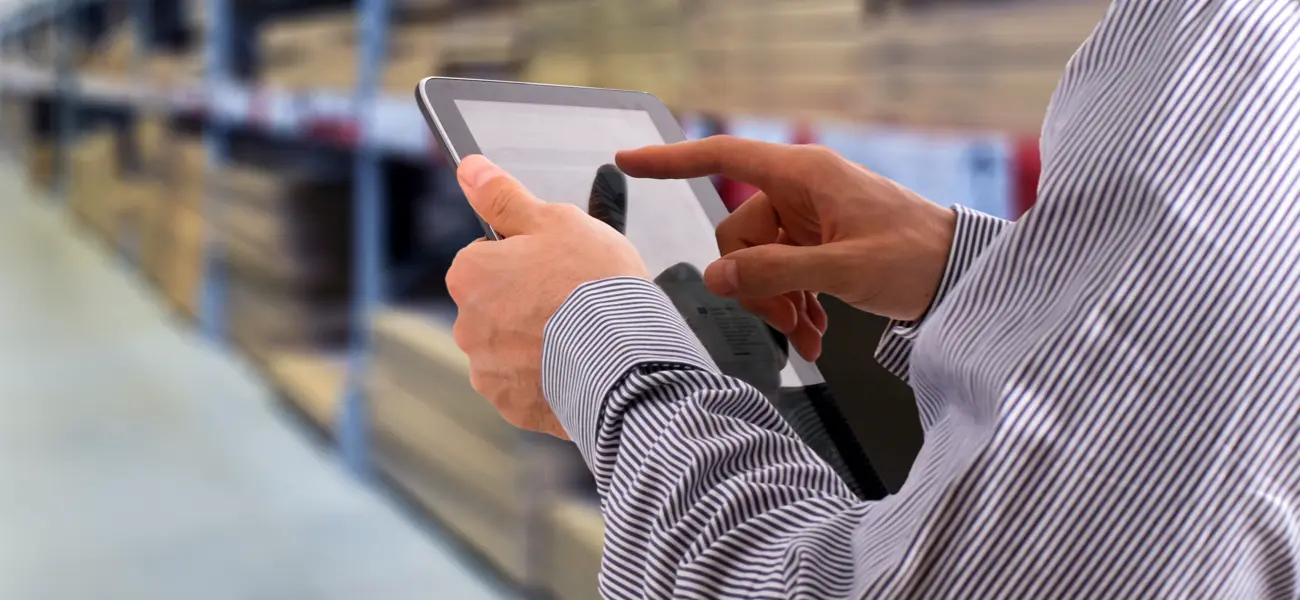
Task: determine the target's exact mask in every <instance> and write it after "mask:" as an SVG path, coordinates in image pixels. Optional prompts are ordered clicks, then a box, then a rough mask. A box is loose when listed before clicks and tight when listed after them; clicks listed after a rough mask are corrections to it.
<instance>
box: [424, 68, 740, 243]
mask: <svg viewBox="0 0 1300 600" xmlns="http://www.w3.org/2000/svg"><path fill="white" fill-rule="evenodd" d="M415 97H416V100H417V104H419V105H420V112H421V113H423V114H424V118H425V120H426V121H428V123H429V129H430V130H431V131H436V132H437V133H438V137H440V138H441V141H442V143H441V144H440V145H441V146H442V149H443V152H445V153H446V154H447V158H448V160H450V161H451V162H452V164H456V165H459V164H460V161H461V159H462V158H464V157H466V156H470V155H474V154H479V153H480V150H479V147H478V143H477V142H476V141H475V140H474V135H473V134H472V133H470V130H469V126H468V125H467V124H466V123H465V119H464V117H463V116H462V115H461V112H460V107H458V106H456V101H457V100H485V101H490V102H517V103H520V104H549V105H558V106H576V107H585V108H619V109H624V110H639V111H643V112H645V113H648V114H649V115H650V120H651V121H653V122H654V124H655V128H656V129H657V130H659V135H660V136H661V137H662V138H663V140H664V143H667V144H672V143H676V142H684V141H686V133H685V131H683V130H682V124H681V122H679V121H678V120H677V117H675V116H673V113H672V111H670V110H669V109H668V107H667V106H665V105H664V103H663V102H662V101H660V100H659V99H658V98H656V97H655V96H654V95H653V94H649V93H646V92H634V91H628V90H611V89H603V88H586V87H574V86H566V85H550V84H542V83H521V82H514V81H491V80H486V79H463V78H457V77H426V78H424V79H422V80H420V83H419V84H418V85H416V86H415ZM687 183H689V184H690V186H691V191H692V192H693V193H694V195H695V200H696V202H698V203H699V204H700V207H701V208H703V209H704V214H706V215H708V217H709V220H710V221H711V222H712V224H713V226H714V227H715V228H716V227H717V226H718V224H719V223H721V222H722V220H723V219H725V218H727V215H728V214H729V213H728V211H727V207H726V205H724V204H723V203H722V197H721V196H719V195H718V190H717V188H715V187H714V186H713V182H712V181H711V180H710V179H709V178H707V177H698V178H695V179H689V180H687ZM483 229H484V231H485V232H487V233H488V234H489V236H491V237H493V238H494V239H495V238H496V232H494V231H492V230H491V228H490V227H488V225H487V224H486V223H484V224H483Z"/></svg>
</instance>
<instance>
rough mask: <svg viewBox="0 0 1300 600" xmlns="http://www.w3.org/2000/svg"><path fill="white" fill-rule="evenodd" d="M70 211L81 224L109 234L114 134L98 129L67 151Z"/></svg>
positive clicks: (114, 176)
mask: <svg viewBox="0 0 1300 600" xmlns="http://www.w3.org/2000/svg"><path fill="white" fill-rule="evenodd" d="M68 168H69V190H68V191H69V198H68V204H69V208H71V209H72V214H73V216H75V217H76V218H77V220H78V221H80V222H81V223H82V224H83V225H86V226H88V227H89V228H90V229H91V230H93V231H95V232H96V233H99V234H100V235H102V236H104V237H108V236H109V235H110V231H111V229H112V227H111V222H112V221H113V219H114V216H115V215H116V213H117V211H118V208H119V206H117V200H118V197H117V195H116V194H113V193H112V191H113V188H114V187H116V185H115V182H116V180H117V179H118V178H119V173H118V172H117V171H118V164H117V135H116V134H115V133H114V132H113V131H108V130H99V131H96V132H94V133H90V134H87V135H85V136H83V137H82V138H81V139H79V140H77V143H76V144H75V145H74V146H73V147H72V148H71V149H70V150H69V152H68Z"/></svg>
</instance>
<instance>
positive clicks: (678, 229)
mask: <svg viewBox="0 0 1300 600" xmlns="http://www.w3.org/2000/svg"><path fill="white" fill-rule="evenodd" d="M455 102H456V106H457V108H458V109H459V110H460V112H461V115H462V117H463V118H464V120H465V123H466V125H467V126H468V128H469V130H470V133H471V135H473V136H474V140H475V141H476V142H477V143H478V147H479V151H480V152H482V154H483V155H484V156H485V157H487V158H488V159H490V160H491V161H492V162H494V163H496V164H497V165H499V166H501V167H502V168H503V169H505V170H506V171H507V172H509V173H510V174H511V175H513V176H515V177H516V178H517V179H519V181H520V182H522V183H523V184H524V185H525V186H527V187H528V189H529V190H530V191H532V193H533V194H535V195H536V196H537V197H539V198H541V199H543V200H546V201H549V202H568V203H571V204H576V205H578V206H580V207H582V208H584V209H585V208H587V204H588V200H589V198H590V195H591V189H592V182H593V178H594V177H595V175H596V170H597V169H598V168H600V167H601V166H602V165H605V164H612V163H613V162H614V154H615V153H616V152H618V151H620V150H630V149H634V148H640V147H643V146H651V145H655V144H662V143H664V138H663V136H661V135H660V134H659V130H658V128H657V127H656V126H655V123H654V121H653V120H652V119H651V117H650V114H649V113H647V112H645V111H640V110H627V109H617V108H587V107H575V106H560V105H550V104H524V103H516V102H493V101H483V100H456V101H455ZM627 184H628V185H627V190H628V197H627V207H626V218H625V225H624V227H625V233H626V235H627V237H628V239H629V240H631V241H632V243H633V244H634V245H635V246H636V248H637V250H638V251H639V252H640V253H641V257H642V258H643V259H644V260H645V263H646V266H647V267H648V268H649V270H650V273H651V276H652V277H656V276H657V277H656V281H657V282H660V285H661V287H664V289H665V291H667V292H669V296H670V297H673V299H674V302H675V303H676V304H677V306H678V308H679V310H681V312H682V313H683V316H684V317H685V318H686V319H687V321H688V322H691V325H692V328H693V329H694V330H695V331H696V333H697V335H699V336H700V337H701V340H702V341H704V342H705V346H706V347H708V348H709V351H710V354H711V355H712V356H713V357H714V360H715V361H717V362H718V363H719V366H720V367H722V368H723V370H724V371H727V372H729V373H731V371H730V370H729V368H728V365H727V364H724V363H731V364H733V365H735V364H741V363H746V364H747V363H753V362H764V363H769V364H770V362H769V361H768V360H767V356H768V355H769V354H770V350H768V349H765V348H759V347H757V346H758V345H762V344H766V343H767V341H766V340H767V338H763V337H762V336H760V335H755V334H753V332H752V331H751V330H752V329H753V327H752V325H750V324H749V323H748V322H747V321H746V319H747V318H748V319H750V320H752V317H748V315H747V314H746V315H736V314H734V311H733V309H732V308H731V307H730V306H729V305H730V304H734V303H728V302H727V301H723V300H721V299H718V298H716V297H713V296H712V294H708V293H707V291H706V290H704V289H703V284H702V282H687V281H686V280H688V279H690V280H692V281H693V279H694V278H696V277H697V276H698V274H699V273H701V272H703V270H704V268H705V267H707V266H708V265H709V263H712V262H713V261H714V260H716V259H717V258H718V257H719V253H718V247H717V243H716V241H715V239H714V232H713V224H712V222H711V221H710V220H709V217H708V215H707V214H706V213H705V212H704V209H703V207H701V206H700V204H699V201H698V200H697V199H696V197H695V193H694V191H692V189H691V186H690V184H689V183H687V182H686V181H680V180H651V179H632V178H628V180H627ZM687 265H689V266H687ZM691 267H693V269H692V268H691ZM668 280H673V281H675V283H665V282H666V281H668ZM764 335H765V334H764ZM711 342H712V343H711ZM751 358H756V359H757V361H755V360H751ZM735 368H741V367H735ZM744 368H745V369H747V370H752V369H753V368H754V367H753V365H748V366H745V367H744ZM778 368H779V369H780V377H779V380H780V381H779V385H780V386H782V387H791V386H802V385H810V384H814V383H822V379H821V375H820V373H818V372H817V370H816V368H815V367H813V366H812V365H809V364H807V363H805V362H804V361H802V360H799V359H798V358H797V357H793V358H792V360H790V361H789V363H786V364H784V365H783V367H778ZM772 371H773V373H772V376H773V377H776V369H773V370H772ZM731 374H736V375H737V376H740V375H739V374H738V373H731ZM742 379H746V380H747V381H750V378H749V377H742ZM750 383H755V384H756V385H758V384H757V383H756V382H755V381H750ZM771 383H772V384H773V385H778V382H777V381H775V380H773V381H771ZM758 387H760V389H761V388H762V387H763V386H758ZM765 391H770V390H765Z"/></svg>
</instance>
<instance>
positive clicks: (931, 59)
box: [859, 0, 1109, 133]
mask: <svg viewBox="0 0 1300 600" xmlns="http://www.w3.org/2000/svg"><path fill="white" fill-rule="evenodd" d="M1107 4H1109V3H1108V2H1101V1H1098V0H1088V1H1085V2H1071V3H1041V4H1024V5H1016V6H1014V7H1013V8H979V7H972V8H966V9H950V10H944V11H934V12H933V13H926V14H924V15H914V16H909V15H901V16H898V17H896V18H892V19H890V20H888V21H885V22H883V23H881V24H878V25H876V26H871V27H868V29H867V32H866V33H867V35H866V37H865V38H864V42H863V44H864V49H863V59H864V61H863V68H862V72H863V73H864V77H863V78H862V80H861V81H860V82H859V86H860V88H861V89H862V90H864V91H871V92H870V93H869V94H868V93H865V92H864V95H863V97H864V98H865V99H866V101H865V102H864V104H863V113H862V114H863V115H864V116H867V117H871V118H876V119H880V120H891V121H896V122H901V123H907V124H926V123H936V122H938V123H943V124H948V125H956V126H965V127H980V128H997V129H1004V130H1012V131H1021V132H1025V133H1033V132H1037V130H1038V128H1039V126H1040V124H1041V121H1042V116H1043V113H1044V111H1045V110H1046V108H1047V105H1048V103H1049V102H1050V100H1051V96H1052V93H1053V91H1054V90H1055V89H1056V84H1057V82H1058V81H1059V79H1060V75H1061V71H1062V70H1063V69H1064V68H1065V65H1066V63H1067V62H1068V61H1069V59H1070V57H1071V56H1072V55H1073V54H1074V52H1075V50H1077V49H1078V47H1079V45H1080V44H1081V43H1082V42H1083V41H1084V40H1085V39H1086V38H1087V37H1088V35H1089V34H1090V33H1091V32H1092V29H1093V27H1094V26H1095V25H1096V23H1097V22H1098V21H1099V20H1100V18H1101V17H1102V15H1103V14H1104V12H1105V8H1106V5H1107Z"/></svg>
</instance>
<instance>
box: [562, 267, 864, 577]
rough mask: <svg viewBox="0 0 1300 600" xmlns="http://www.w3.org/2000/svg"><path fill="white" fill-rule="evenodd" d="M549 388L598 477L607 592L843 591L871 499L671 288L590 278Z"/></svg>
mask: <svg viewBox="0 0 1300 600" xmlns="http://www.w3.org/2000/svg"><path fill="white" fill-rule="evenodd" d="M542 384H543V390H544V393H545V396H546V398H547V400H548V401H549V402H550V404H551V406H552V408H553V409H554V410H555V414H556V416H557V417H558V418H559V420H560V422H561V424H562V425H563V426H564V428H565V430H566V431H567V432H568V433H569V435H570V437H571V438H572V439H573V441H574V442H575V443H576V444H577V446H578V449H579V450H580V451H581V453H582V456H583V458H584V459H585V460H586V462H587V464H588V466H589V467H590V468H591V470H592V472H593V474H594V475H595V477H596V482H597V486H598V490H599V492H600V496H601V504H602V510H603V512H604V514H605V517H606V529H605V551H604V562H603V566H602V569H601V583H600V585H601V591H602V594H603V595H604V597H606V598H794V597H800V598H804V597H807V598H840V597H846V596H848V595H849V594H850V592H851V590H853V589H855V586H856V585H857V584H859V583H860V582H857V581H855V577H856V575H855V573H856V572H857V570H856V569H854V568H853V565H854V564H855V562H856V561H855V552H854V539H855V536H854V529H855V527H856V525H857V524H858V523H859V522H860V521H861V519H862V518H863V515H865V514H866V512H867V511H869V510H871V506H872V505H871V503H865V502H862V501H860V500H859V499H858V498H857V497H856V496H854V495H853V494H852V493H851V492H850V490H849V489H848V487H847V486H846V485H845V484H844V482H843V481H842V480H841V479H840V478H839V477H838V476H837V475H836V473H835V471H834V470H832V469H831V467H829V466H828V465H827V464H826V463H825V462H823V461H822V460H820V459H819V458H818V457H817V455H816V454H814V453H813V451H812V450H811V449H809V448H808V446H807V445H805V444H804V443H802V442H801V441H800V440H799V439H798V437H797V436H796V435H795V432H794V431H793V430H792V429H791V428H790V427H789V426H788V425H787V424H786V423H785V421H783V420H782V419H781V417H780V416H779V415H778V414H777V412H776V410H775V409H774V408H773V407H772V405H771V403H770V402H768V400H767V398H766V397H764V396H763V395H762V394H761V393H760V392H758V391H757V390H756V389H754V388H753V387H751V386H749V385H748V384H745V383H743V382H741V381H739V380H737V379H732V378H730V377H726V376H723V375H721V374H720V373H719V371H718V369H717V368H716V366H715V365H714V364H713V363H712V362H711V360H710V359H709V358H708V355H707V353H706V352H705V351H704V349H703V348H702V347H701V346H700V344H699V342H698V341H697V339H696V337H695V335H694V334H693V333H692V332H691V331H690V329H689V328H688V327H687V325H686V323H685V322H684V321H683V320H682V318H681V316H680V314H679V313H678V312H677V310H676V309H675V308H674V306H673V305H672V303H671V302H670V301H669V299H668V298H667V297H666V296H665V295H664V293H663V292H662V291H661V290H660V289H659V288H658V286H656V285H654V284H653V283H651V282H648V281H645V280H642V279H632V278H618V279H608V280H603V281H599V282H594V283H590V284H587V285H584V286H582V287H581V288H579V289H578V290H577V291H575V292H574V293H573V295H572V296H571V297H570V298H569V299H568V300H567V301H566V302H565V304H564V305H563V306H562V307H561V308H560V310H559V311H558V312H557V313H556V315H555V316H554V317H552V319H551V320H550V322H549V323H548V324H547V328H546V334H545V342H544V347H543V375H542Z"/></svg>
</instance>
